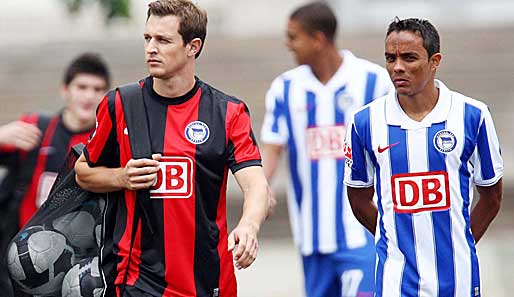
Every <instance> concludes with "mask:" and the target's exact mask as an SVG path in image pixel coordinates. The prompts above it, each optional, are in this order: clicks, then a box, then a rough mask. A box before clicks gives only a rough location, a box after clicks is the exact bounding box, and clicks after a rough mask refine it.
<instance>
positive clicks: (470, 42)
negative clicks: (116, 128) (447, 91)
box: [0, 0, 514, 297]
mask: <svg viewBox="0 0 514 297" xmlns="http://www.w3.org/2000/svg"><path fill="white" fill-rule="evenodd" d="M149 2H150V1H147V0H132V1H127V0H110V1H108V0H82V1H80V0H1V2H0V90H1V92H0V124H5V123H7V122H8V121H11V120H14V119H16V118H17V117H18V116H19V115H20V114H21V113H22V112H28V111H46V112H55V111H57V110H58V109H59V107H60V106H61V104H62V102H61V99H60V95H59V88H60V85H61V81H62V77H61V76H62V71H63V69H64V67H65V66H66V65H67V64H68V63H69V62H70V60H71V59H72V58H73V57H74V56H76V55H78V54H79V53H82V52H84V51H97V52H99V53H101V54H102V55H103V56H104V57H105V58H106V59H107V62H108V63H109V65H110V67H111V69H112V72H113V78H114V79H113V82H114V85H119V84H124V83H127V82H131V81H136V80H138V79H140V78H142V77H144V76H145V75H146V68H145V64H144V57H143V38H142V37H143V29H144V21H145V19H146V4H147V3H149ZM196 2H197V3H198V4H200V6H202V7H203V8H205V9H206V10H207V12H208V15H209V26H208V32H209V33H208V36H207V42H206V47H205V49H204V50H203V52H202V56H201V57H200V58H199V60H198V63H197V65H198V66H197V73H198V76H199V77H200V78H202V79H203V80H205V81H207V82H209V83H210V84H212V85H214V86H216V87H217V88H219V89H221V90H223V91H225V92H226V93H229V94H232V95H235V96H237V97H239V98H242V99H244V100H245V101H246V102H247V104H248V105H249V107H250V109H251V112H252V121H253V127H254V132H255V133H256V134H257V135H258V134H259V132H260V126H261V122H262V116H263V110H264V99H263V98H264V94H265V92H266V90H267V88H268V87H269V84H270V83H271V81H272V79H273V78H274V77H276V76H277V75H279V74H280V73H282V72H283V71H285V70H287V69H289V68H291V67H294V66H295V64H294V61H293V59H292V57H291V56H290V55H289V53H288V52H287V49H286V47H285V26H286V23H287V18H288V16H289V13H290V12H291V11H292V10H293V9H294V8H295V7H296V6H298V5H300V4H303V3H304V1H298V0H280V1H273V0H260V1H249V0H238V1H229V0H198V1H196ZM328 2H330V3H331V4H332V6H333V8H334V9H335V10H336V12H337V14H338V16H339V18H340V23H339V25H340V30H339V35H338V42H339V44H340V45H341V47H342V48H348V49H350V50H351V51H353V52H354V53H355V54H356V55H357V56H360V57H363V58H367V59H369V60H371V61H374V62H376V63H378V64H380V65H384V59H383V51H384V45H383V40H384V37H385V36H384V34H385V30H386V28H387V26H388V24H389V22H390V21H391V20H392V19H393V18H394V17H395V16H399V17H400V18H404V17H421V18H426V19H429V20H430V21H432V23H434V25H435V26H436V28H438V30H439V32H440V35H441V48H442V53H443V61H442V65H441V66H440V68H439V72H438V77H439V78H440V79H442V80H443V81H444V82H445V83H446V84H447V86H448V87H450V88H451V89H454V90H457V91H459V92H461V93H464V94H466V95H469V96H471V97H474V98H477V99H480V100H482V101H485V102H486V103H487V104H488V105H489V107H490V109H491V112H492V114H493V118H494V121H495V124H496V128H497V131H498V134H499V137H500V142H501V144H502V149H503V157H504V161H505V167H506V172H505V177H504V185H505V188H504V202H503V207H502V210H501V212H500V215H499V216H498V217H497V219H496V220H495V221H494V222H493V224H492V225H491V227H490V228H489V231H488V232H487V233H486V235H485V237H484V238H483V239H482V240H481V242H480V243H479V244H478V250H479V256H480V258H481V276H482V280H483V293H484V294H483V296H486V297H489V296H493V297H496V296H500V297H501V296H513V294H514V293H512V292H514V281H513V280H514V201H513V196H514V195H513V194H514V170H513V169H512V168H513V167H512V166H511V165H512V164H513V163H514V157H513V154H514V136H513V135H514V134H513V133H512V123H513V118H514V103H513V100H514V50H512V49H513V48H514V1H510V0H489V1H480V0H429V1H428V0H426V1H421V0H419V1H416V0H388V1H385V0H332V1H328ZM112 4H114V6H113V5H112ZM113 7H114V8H115V9H114V10H111V8H113ZM70 11H71V12H70ZM116 14H121V15H128V14H130V16H129V17H128V18H117V17H115V15H116ZM284 172H285V171H284V170H282V171H281V172H279V174H280V175H282V176H283V178H281V177H280V176H279V177H278V178H276V181H277V182H275V183H274V188H275V189H276V191H277V194H278V199H279V204H278V208H277V211H276V213H275V215H274V216H273V218H272V219H271V220H269V221H268V222H267V223H266V224H265V225H264V226H263V229H262V231H261V234H260V254H259V257H258V259H257V261H256V262H255V263H254V265H253V266H251V267H250V268H249V269H247V270H245V271H242V272H238V279H239V288H240V289H239V292H240V296H242V297H254V296H277V297H279V296H303V287H302V281H303V279H302V272H301V271H302V270H301V262H300V258H299V255H298V253H297V251H296V249H295V248H294V246H293V244H292V238H291V234H290V229H289V219H288V216H287V207H286V201H285V186H286V179H287V174H285V173H284ZM239 193H240V192H239V190H238V189H237V186H236V185H234V183H233V181H232V182H231V186H230V188H229V203H228V204H229V209H228V211H229V214H228V217H229V224H230V225H231V226H233V225H234V224H235V223H237V219H238V218H239V215H240V212H241V205H242V199H241V195H240V194H239Z"/></svg>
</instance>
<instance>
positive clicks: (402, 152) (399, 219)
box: [388, 126, 419, 296]
mask: <svg viewBox="0 0 514 297" xmlns="http://www.w3.org/2000/svg"><path fill="white" fill-rule="evenodd" d="M388 128H389V129H388V130H389V144H392V143H398V145H395V146H393V147H391V148H390V149H389V158H390V160H391V174H392V175H394V174H403V173H409V157H408V154H407V132H406V131H405V130H403V129H401V128H400V127H399V126H389V127H388ZM393 186H394V185H393ZM394 221H395V225H396V237H397V240H398V247H399V249H400V251H401V252H402V254H403V255H404V256H405V265H404V269H403V274H402V282H401V296H417V295H418V288H419V272H418V264H417V260H416V249H415V244H414V230H413V224H412V214H409V213H395V214H394Z"/></svg>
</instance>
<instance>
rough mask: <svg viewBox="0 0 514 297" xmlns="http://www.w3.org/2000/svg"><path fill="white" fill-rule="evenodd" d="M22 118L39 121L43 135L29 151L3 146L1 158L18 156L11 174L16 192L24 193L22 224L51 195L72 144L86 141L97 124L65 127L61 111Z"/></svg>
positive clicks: (14, 192)
mask: <svg viewBox="0 0 514 297" xmlns="http://www.w3.org/2000/svg"><path fill="white" fill-rule="evenodd" d="M20 120H21V121H24V122H28V123H32V124H35V125H38V127H39V128H40V129H41V130H42V131H41V132H42V135H43V136H42V138H41V143H40V144H39V146H37V147H36V148H35V149H34V150H32V151H29V152H24V151H19V150H16V149H14V148H13V147H8V146H0V155H3V158H2V159H4V160H5V158H11V159H16V162H13V163H11V164H13V166H11V167H12V168H8V170H9V174H13V175H15V184H14V191H13V195H16V196H17V195H19V196H20V197H23V198H21V201H18V203H20V205H19V207H18V209H19V213H18V220H19V226H20V227H22V226H23V225H25V223H27V222H28V220H29V219H30V218H31V217H32V215H33V214H34V213H35V212H36V210H37V209H38V208H39V206H41V205H42V204H43V202H44V201H45V200H46V198H47V197H48V194H49V192H50V189H51V187H52V185H53V183H54V181H55V178H56V177H57V173H58V172H59V171H60V170H61V167H62V166H63V165H64V160H65V158H66V155H67V154H68V152H69V151H70V149H71V147H72V146H74V145H76V144H79V143H86V142H87V140H88V139H89V136H90V135H91V132H92V131H93V128H94V127H91V128H89V129H87V130H84V131H79V132H72V131H70V130H69V129H68V128H66V127H65V125H64V123H63V120H62V114H61V113H59V114H57V115H55V116H52V117H51V118H48V117H44V116H42V115H39V114H36V113H32V114H26V115H23V116H22V117H21V118H20ZM43 121H44V122H45V123H44V124H42V122H43ZM14 199H16V200H17V199H19V198H16V197H15V198H14Z"/></svg>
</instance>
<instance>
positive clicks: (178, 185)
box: [150, 157, 193, 199]
mask: <svg viewBox="0 0 514 297" xmlns="http://www.w3.org/2000/svg"><path fill="white" fill-rule="evenodd" d="M159 163H160V164H159V168H160V170H159V171H158V172H157V179H156V181H155V184H154V185H153V186H152V187H151V188H150V198H158V199H162V198H190V197H191V195H192V194H193V160H191V159H190V158H188V157H162V158H161V161H160V162H159Z"/></svg>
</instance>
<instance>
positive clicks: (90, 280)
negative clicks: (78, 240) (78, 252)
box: [62, 257, 104, 297]
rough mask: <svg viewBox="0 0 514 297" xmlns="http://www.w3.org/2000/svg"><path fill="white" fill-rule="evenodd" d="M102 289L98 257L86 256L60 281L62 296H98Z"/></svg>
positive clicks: (100, 294)
mask: <svg viewBox="0 0 514 297" xmlns="http://www.w3.org/2000/svg"><path fill="white" fill-rule="evenodd" d="M103 289H104V283H103V280H102V276H101V275H100V269H99V266H98V257H94V258H87V259H83V260H81V261H80V262H79V263H77V264H76V265H75V266H73V268H71V269H70V271H68V273H66V276H65V277H64V280H63V282H62V297H100V296H102V293H103Z"/></svg>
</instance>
